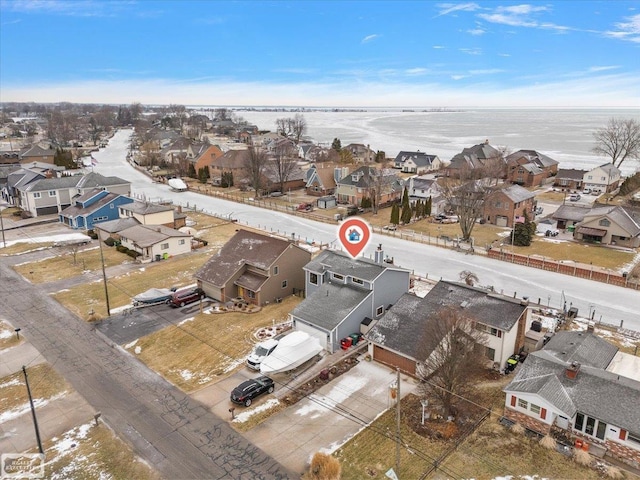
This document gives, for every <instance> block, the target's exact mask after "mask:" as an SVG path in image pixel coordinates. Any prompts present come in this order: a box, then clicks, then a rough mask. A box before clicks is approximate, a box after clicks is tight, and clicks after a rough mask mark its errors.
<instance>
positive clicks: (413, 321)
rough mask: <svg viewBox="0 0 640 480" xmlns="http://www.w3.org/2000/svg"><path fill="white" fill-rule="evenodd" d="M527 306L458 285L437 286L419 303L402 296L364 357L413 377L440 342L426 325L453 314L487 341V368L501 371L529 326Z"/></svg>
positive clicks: (373, 333) (378, 328) (375, 328)
mask: <svg viewBox="0 0 640 480" xmlns="http://www.w3.org/2000/svg"><path fill="white" fill-rule="evenodd" d="M527 304H528V302H526V301H523V300H520V299H516V298H513V297H508V296H505V295H500V294H497V293H494V292H493V291H488V290H485V289H482V288H477V287H472V286H469V285H466V284H462V283H456V282H449V281H444V280H441V281H439V282H438V283H437V284H436V285H435V286H434V287H433V288H432V289H431V290H430V291H429V292H428V293H427V295H426V296H425V297H424V298H420V297H417V296H415V295H413V294H408V293H407V294H404V295H402V297H400V299H398V301H397V302H396V303H395V305H393V306H392V307H391V308H390V309H389V311H388V312H387V313H386V314H385V315H384V317H382V319H380V321H378V322H377V323H376V324H375V325H374V326H373V328H371V330H369V332H367V334H366V335H365V337H366V338H367V339H368V340H369V341H370V342H371V343H370V344H369V354H370V355H371V357H372V358H373V359H374V360H376V361H378V362H381V363H384V364H386V365H390V366H392V367H396V368H400V369H401V370H402V371H404V372H406V373H408V374H410V375H414V376H415V375H416V372H417V371H418V369H419V366H420V364H421V363H424V362H425V361H426V360H427V358H429V355H430V354H431V353H432V352H433V350H434V349H435V347H436V346H437V343H438V342H440V341H441V340H442V339H436V338H432V334H431V333H430V332H433V328H430V322H434V321H438V316H439V314H440V312H442V311H443V310H444V309H445V308H456V309H457V311H459V312H460V313H462V314H464V316H465V317H467V318H469V320H471V321H473V322H475V327H476V328H477V329H478V330H481V331H482V332H484V333H485V334H486V335H485V337H486V340H485V345H483V347H482V351H483V353H484V356H485V357H486V360H487V365H488V366H495V367H496V368H503V367H504V366H505V364H506V361H507V359H508V358H509V357H510V356H511V355H513V354H514V353H515V352H519V351H520V349H521V348H522V347H523V346H524V335H525V332H526V331H527V330H528V329H529V327H530V325H531V318H530V317H531V315H530V311H529V309H528V307H527Z"/></svg>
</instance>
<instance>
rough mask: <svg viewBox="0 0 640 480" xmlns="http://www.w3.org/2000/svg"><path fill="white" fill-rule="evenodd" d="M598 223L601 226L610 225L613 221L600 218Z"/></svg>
mask: <svg viewBox="0 0 640 480" xmlns="http://www.w3.org/2000/svg"><path fill="white" fill-rule="evenodd" d="M598 225H600V226H601V227H608V226H610V225H611V222H610V221H609V220H607V219H606V218H603V219H602V220H600V221H599V222H598Z"/></svg>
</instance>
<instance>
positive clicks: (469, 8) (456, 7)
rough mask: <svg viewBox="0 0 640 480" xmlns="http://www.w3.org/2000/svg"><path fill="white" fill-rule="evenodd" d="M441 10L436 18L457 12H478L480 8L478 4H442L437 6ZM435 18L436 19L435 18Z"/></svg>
mask: <svg viewBox="0 0 640 480" xmlns="http://www.w3.org/2000/svg"><path fill="white" fill-rule="evenodd" d="M437 6H438V8H440V11H439V12H438V14H437V15H436V17H441V16H443V15H449V14H450V13H455V12H462V11H465V12H473V11H474V10H478V9H479V8H480V6H479V5H478V4H476V3H471V2H470V3H457V4H456V3H440V4H438V5H437ZM434 18H435V17H434Z"/></svg>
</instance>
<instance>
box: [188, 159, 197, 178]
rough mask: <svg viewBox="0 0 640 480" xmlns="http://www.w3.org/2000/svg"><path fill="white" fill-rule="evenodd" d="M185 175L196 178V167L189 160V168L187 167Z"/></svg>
mask: <svg viewBox="0 0 640 480" xmlns="http://www.w3.org/2000/svg"><path fill="white" fill-rule="evenodd" d="M187 176H189V177H191V178H196V167H195V166H194V165H193V163H191V162H189V168H187Z"/></svg>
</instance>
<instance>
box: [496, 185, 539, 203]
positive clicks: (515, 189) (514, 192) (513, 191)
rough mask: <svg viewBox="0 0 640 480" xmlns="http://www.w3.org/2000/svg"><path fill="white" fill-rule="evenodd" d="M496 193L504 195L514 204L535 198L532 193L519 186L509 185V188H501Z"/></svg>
mask: <svg viewBox="0 0 640 480" xmlns="http://www.w3.org/2000/svg"><path fill="white" fill-rule="evenodd" d="M498 191H499V192H502V193H504V194H505V195H506V196H507V197H509V199H511V201H513V202H514V203H518V202H524V201H525V200H528V199H530V198H533V197H535V195H534V194H533V193H532V192H530V191H529V190H527V189H526V188H524V187H521V186H520V185H510V186H509V187H507V188H501V189H500V190H498Z"/></svg>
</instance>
